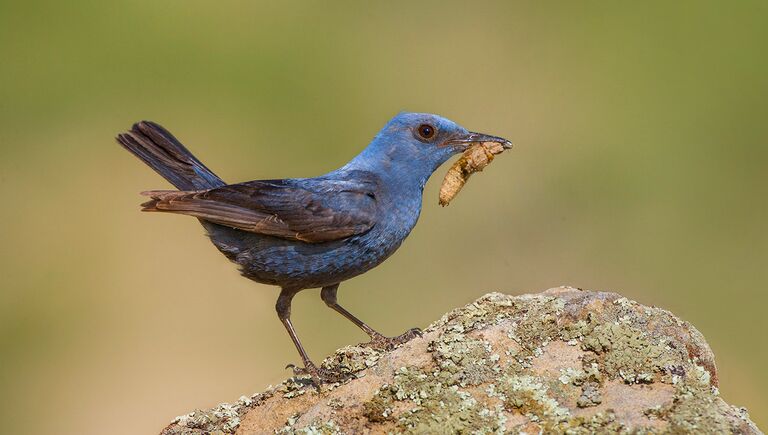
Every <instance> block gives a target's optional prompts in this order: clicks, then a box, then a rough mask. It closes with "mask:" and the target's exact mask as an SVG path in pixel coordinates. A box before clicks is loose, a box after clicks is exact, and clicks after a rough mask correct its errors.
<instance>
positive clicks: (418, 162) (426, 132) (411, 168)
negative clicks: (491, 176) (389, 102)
mask: <svg viewBox="0 0 768 435" xmlns="http://www.w3.org/2000/svg"><path fill="white" fill-rule="evenodd" d="M478 142H498V143H500V144H502V145H503V146H504V147H505V148H511V147H512V143H511V142H509V141H508V140H506V139H503V138H500V137H496V136H490V135H487V134H482V133H475V132H471V131H468V130H467V129H466V128H464V127H462V126H460V125H459V124H456V123H455V122H453V121H451V120H449V119H446V118H443V117H442V116H438V115H433V114H430V113H410V112H401V113H399V114H398V115H397V116H395V117H394V118H392V119H391V120H390V121H389V122H388V123H387V125H385V126H384V128H382V129H381V131H380V132H379V134H377V135H376V137H375V138H374V139H373V141H372V142H371V144H370V145H369V146H368V148H367V149H366V150H365V151H363V153H361V154H360V155H359V156H358V157H357V158H356V159H355V161H358V162H359V163H361V164H363V165H365V166H370V167H371V168H375V169H377V170H378V171H380V172H386V173H390V174H393V175H396V176H398V177H400V178H414V179H415V180H417V181H418V182H420V183H421V185H422V186H423V185H424V183H426V181H427V179H428V178H429V176H430V175H431V174H432V173H433V172H434V171H435V170H436V169H437V168H438V167H439V166H440V165H442V164H443V163H445V161H446V160H448V159H449V158H451V156H453V155H455V154H459V153H462V152H464V151H466V149H467V148H469V147H470V146H471V145H472V144H474V143H478ZM353 162H354V161H353Z"/></svg>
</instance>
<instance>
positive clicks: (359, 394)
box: [162, 287, 760, 435]
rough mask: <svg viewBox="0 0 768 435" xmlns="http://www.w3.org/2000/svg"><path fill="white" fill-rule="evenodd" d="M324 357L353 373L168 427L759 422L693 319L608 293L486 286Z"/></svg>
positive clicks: (721, 428)
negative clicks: (722, 385) (463, 301)
mask: <svg viewBox="0 0 768 435" xmlns="http://www.w3.org/2000/svg"><path fill="white" fill-rule="evenodd" d="M323 364H324V365H325V366H326V367H336V368H337V369H338V370H341V371H344V372H347V373H349V374H350V375H351V376H352V379H351V380H349V381H347V382H345V383H342V384H336V385H326V386H323V388H322V389H321V391H319V392H318V391H316V390H315V389H314V388H313V387H311V386H310V383H309V381H308V380H307V379H302V378H291V379H288V380H286V381H284V382H283V383H282V384H280V385H279V386H277V387H275V388H271V389H269V390H268V391H265V392H263V393H259V394H256V395H253V396H251V397H242V398H241V399H240V400H239V401H238V402H237V403H235V404H231V405H230V404H222V405H219V406H218V407H217V408H214V409H211V410H207V411H195V412H193V413H191V414H189V415H186V416H182V417H178V418H177V419H176V420H175V421H174V423H172V424H171V425H169V426H168V427H166V428H165V429H164V430H163V431H162V435H177V434H185V435H195V434H231V433H236V434H255V433H307V434H319V433H323V434H325V433H328V434H333V433H523V432H525V433H569V434H582V433H584V434H587V433H595V432H606V433H630V432H632V433H634V432H651V433H702V432H705V433H745V434H753V433H760V431H759V429H758V428H757V427H756V426H755V425H754V423H752V422H751V421H750V420H749V416H748V415H747V412H746V410H745V409H743V408H737V407H734V406H731V405H728V404H727V403H725V401H723V400H722V399H721V398H720V397H719V395H718V390H717V385H718V383H717V382H718V381H717V371H716V368H715V362H714V356H713V355H712V351H711V350H710V349H709V346H708V345H707V343H706V342H705V341H704V337H703V336H702V335H701V334H700V333H699V332H698V331H697V330H696V328H694V327H693V326H692V325H690V324H689V323H687V322H684V321H682V320H680V319H678V318H677V317H675V316H674V315H672V314H671V313H669V312H668V311H665V310H662V309H659V308H653V307H646V306H643V305H640V304H638V303H637V302H633V301H630V300H629V299H626V298H624V297H622V296H620V295H618V294H616V293H605V292H592V291H582V290H579V289H575V288H570V287H559V288H554V289H550V290H547V291H545V292H543V293H540V294H531V295H522V296H509V295H504V294H500V293H491V294H487V295H485V296H483V297H481V298H480V299H478V300H477V301H475V302H473V303H471V304H469V305H467V306H465V307H462V308H458V309H455V310H453V311H451V312H449V313H447V314H445V315H444V316H443V317H442V318H441V319H440V320H438V321H436V322H435V323H433V324H432V325H430V326H429V327H428V328H427V329H426V330H425V331H424V335H423V336H422V337H420V338H416V339H413V340H411V341H410V342H408V343H405V344H404V345H402V346H400V347H399V348H397V349H395V350H393V351H389V352H380V351H376V350H373V349H371V348H367V347H364V346H362V345H358V346H348V347H345V348H343V349H340V350H338V351H337V352H336V353H335V354H334V355H332V356H330V357H329V358H327V359H326V360H325V361H324V363H323Z"/></svg>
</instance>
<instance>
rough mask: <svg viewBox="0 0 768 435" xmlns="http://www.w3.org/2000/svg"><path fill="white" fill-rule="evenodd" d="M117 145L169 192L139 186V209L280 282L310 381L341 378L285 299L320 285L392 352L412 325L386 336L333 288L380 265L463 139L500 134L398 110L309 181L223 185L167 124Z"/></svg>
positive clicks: (282, 305)
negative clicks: (170, 219) (192, 226)
mask: <svg viewBox="0 0 768 435" xmlns="http://www.w3.org/2000/svg"><path fill="white" fill-rule="evenodd" d="M116 139H117V142H118V143H119V144H120V145H122V146H123V147H124V148H125V149H126V150H128V151H129V152H131V153H132V154H133V155H135V156H136V157H138V158H139V159H140V160H142V161H143V162H144V163H146V164H147V165H148V166H150V167H151V168H152V169H154V170H155V171H156V172H157V173H158V174H160V175H161V176H163V177H164V178H165V179H166V180H167V181H169V182H170V183H171V184H172V185H173V186H174V187H176V189H177V190H151V191H147V192H142V195H145V196H147V197H149V200H148V201H147V202H144V203H143V204H142V211H146V212H161V213H175V214H182V215H188V216H193V217H196V218H198V220H199V221H200V223H201V224H202V226H203V227H204V228H205V231H206V232H207V235H208V237H209V238H210V240H211V241H212V242H213V244H214V245H215V247H216V248H218V250H219V251H220V252H221V253H222V254H224V255H225V256H226V257H227V258H228V259H229V260H230V261H232V262H234V263H236V264H237V265H238V266H239V267H240V272H241V274H242V275H243V276H244V277H246V278H248V279H251V280H253V281H255V282H258V283H262V284H268V285H274V286H278V287H279V288H280V293H279V296H278V298H277V302H276V304H275V309H276V311H277V316H278V318H279V319H280V321H281V322H282V324H283V326H284V327H285V329H286V331H287V332H288V335H289V336H290V338H291V340H292V341H293V344H294V345H295V347H296V350H297V351H298V353H299V356H300V357H301V361H302V364H303V367H296V366H294V365H290V364H289V367H291V368H293V370H294V374H295V375H308V376H309V378H310V379H311V380H312V381H314V382H315V383H316V384H322V383H325V382H335V381H338V380H339V379H340V376H341V374H339V373H337V372H334V371H333V370H331V369H326V368H323V367H321V366H318V365H316V364H314V363H313V362H312V360H311V359H310V358H309V355H308V354H307V352H306V351H305V349H304V346H303V345H302V343H301V341H300V340H299V337H298V335H297V333H296V330H295V328H294V326H293V323H292V322H291V301H292V299H293V297H294V296H295V295H296V294H297V293H298V292H300V291H302V290H305V289H313V288H320V289H321V290H320V297H321V299H322V300H323V302H325V304H326V305H327V306H328V307H330V308H332V309H333V310H335V311H337V312H338V313H340V314H341V315H343V316H344V317H346V318H347V319H348V320H350V321H351V322H352V323H354V324H355V325H356V326H357V327H359V328H360V329H362V330H363V331H364V332H365V333H366V334H368V336H369V337H370V342H369V343H368V345H370V346H372V347H375V348H381V349H392V348H394V347H396V346H398V345H399V344H401V343H404V342H406V341H408V340H410V339H412V338H414V337H416V336H418V335H420V330H419V329H418V328H413V329H410V330H408V331H406V332H405V333H404V334H402V335H400V336H397V337H386V336H384V335H382V334H380V333H379V332H377V331H376V330H374V329H373V328H371V327H370V326H368V325H367V324H366V323H365V322H363V321H361V320H360V319H358V318H357V317H355V316H354V315H353V314H352V313H350V312H349V311H347V310H346V309H345V308H343V307H342V306H341V305H339V303H338V301H337V291H338V289H339V284H340V283H342V282H344V281H347V280H349V279H351V278H353V277H355V276H358V275H360V274H362V273H365V272H367V271H369V270H371V269H372V268H374V267H376V266H378V265H379V264H381V263H382V262H383V261H384V260H386V259H387V258H388V257H389V256H391V255H392V254H393V253H394V252H395V251H396V250H397V249H398V248H399V247H400V245H401V244H402V243H403V241H404V240H405V238H406V237H407V236H408V235H409V233H410V232H411V230H412V229H413V228H414V226H415V225H416V222H417V221H418V219H419V214H420V212H421V209H422V197H423V192H424V186H425V184H426V183H427V180H428V179H429V178H430V176H431V175H432V173H433V172H435V170H436V169H438V167H440V166H441V165H442V164H443V163H445V162H446V161H447V160H449V159H450V158H451V157H452V156H454V155H456V154H460V153H463V152H464V151H466V150H467V149H468V148H469V147H470V146H472V145H473V144H479V143H483V142H495V143H498V144H501V145H502V146H503V147H504V148H511V146H512V144H511V142H510V141H508V140H507V139H503V138H501V137H497V136H492V135H488V134H482V133H475V132H471V131H469V130H467V129H465V128H464V127H462V126H460V125H459V124H457V123H455V122H453V121H451V120H449V119H446V118H444V117H442V116H439V115H434V114H429V113H411V112H401V113H399V114H397V115H396V116H394V117H393V118H392V119H391V120H389V122H387V124H386V125H385V126H384V127H383V128H382V129H381V131H379V132H378V134H377V135H376V136H375V137H374V138H373V140H372V141H371V142H370V143H369V144H368V146H367V147H365V148H364V149H363V150H362V151H361V152H360V153H359V154H358V155H357V156H355V157H354V158H352V160H350V161H349V162H348V163H347V164H345V165H344V166H342V167H340V168H338V169H335V170H333V171H331V172H328V173H326V174H325V175H321V176H319V177H314V178H286V179H272V180H255V181H247V182H243V183H236V184H227V183H225V182H224V181H223V180H222V179H221V178H219V177H218V176H217V175H216V174H215V173H214V172H213V171H211V170H210V169H208V168H207V167H206V166H205V165H204V164H203V163H202V162H200V161H199V160H198V159H197V158H196V157H195V156H194V155H193V154H192V153H191V152H190V151H189V150H188V149H187V148H186V147H185V146H184V145H182V143H181V142H179V141H178V140H177V139H176V138H175V137H174V136H173V135H172V134H171V133H170V132H168V130H166V129H165V128H163V127H162V126H160V125H159V124H157V123H154V122H151V121H140V122H138V123H136V124H134V125H133V126H132V128H131V129H130V131H127V132H125V133H122V134H119V135H118V136H117V138H116Z"/></svg>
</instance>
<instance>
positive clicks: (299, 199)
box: [142, 181, 376, 243]
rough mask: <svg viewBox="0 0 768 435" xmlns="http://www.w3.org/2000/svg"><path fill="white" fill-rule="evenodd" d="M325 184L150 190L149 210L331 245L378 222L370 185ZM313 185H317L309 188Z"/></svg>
mask: <svg viewBox="0 0 768 435" xmlns="http://www.w3.org/2000/svg"><path fill="white" fill-rule="evenodd" d="M359 184H360V183H355V184H352V183H349V182H336V183H334V182H326V183H322V184H319V185H318V186H315V187H314V188H311V189H310V188H305V187H301V186H295V185H287V184H285V183H284V182H280V181H278V182H249V183H242V184H234V185H228V186H223V187H220V188H216V189H210V190H201V191H163V190H161V191H149V192H143V193H142V194H143V195H146V196H149V197H151V198H152V200H151V201H148V202H146V203H144V204H142V206H143V210H144V211H158V212H167V213H178V214H184V215H189V216H195V217H198V218H201V219H205V220H208V221H211V222H215V223H218V224H221V225H226V226H229V227H233V228H237V229H241V230H244V231H249V232H253V233H258V234H264V235H269V236H275V237H280V238H284V239H289V240H300V241H304V242H308V243H320V242H328V241H332V240H339V239H343V238H347V237H350V236H353V235H355V234H361V233H364V232H366V231H368V230H370V229H371V228H372V227H373V225H374V223H375V212H376V203H375V195H374V194H373V189H372V188H371V187H372V186H371V185H370V183H369V184H366V183H363V184H360V185H359ZM310 187H313V186H310Z"/></svg>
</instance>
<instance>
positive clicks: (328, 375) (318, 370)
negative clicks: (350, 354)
mask: <svg viewBox="0 0 768 435" xmlns="http://www.w3.org/2000/svg"><path fill="white" fill-rule="evenodd" d="M285 368H290V369H291V370H293V375H294V376H307V375H309V377H310V378H311V379H312V382H313V383H314V384H315V386H316V387H317V388H318V389H319V388H320V387H321V386H322V385H324V384H335V383H338V382H344V381H346V380H347V379H349V378H350V377H351V375H350V374H349V373H341V372H339V371H336V370H330V369H326V368H323V367H317V366H316V365H314V364H313V363H312V362H311V361H310V362H308V363H306V364H305V365H304V367H296V366H295V365H293V364H288V365H287V366H286V367H285Z"/></svg>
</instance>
